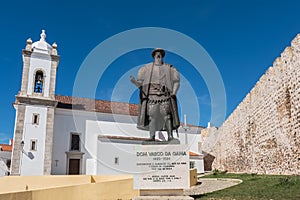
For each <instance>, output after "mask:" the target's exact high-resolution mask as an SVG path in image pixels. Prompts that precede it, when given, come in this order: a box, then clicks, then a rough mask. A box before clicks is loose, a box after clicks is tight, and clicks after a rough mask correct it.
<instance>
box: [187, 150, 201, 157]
mask: <svg viewBox="0 0 300 200" xmlns="http://www.w3.org/2000/svg"><path fill="white" fill-rule="evenodd" d="M189 155H190V156H200V154H198V153H196V152H193V151H189Z"/></svg>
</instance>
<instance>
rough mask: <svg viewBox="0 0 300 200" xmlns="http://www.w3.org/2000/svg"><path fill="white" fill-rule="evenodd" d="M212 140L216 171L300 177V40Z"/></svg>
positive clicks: (285, 53) (284, 53)
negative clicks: (295, 175) (213, 141)
mask: <svg viewBox="0 0 300 200" xmlns="http://www.w3.org/2000/svg"><path fill="white" fill-rule="evenodd" d="M211 134H215V136H216V135H217V137H215V138H217V139H216V141H215V145H214V148H213V151H212V152H210V153H211V154H212V155H213V156H214V157H215V159H214V161H213V165H212V168H213V169H219V170H227V171H228V172H247V173H261V174H297V175H300V34H298V35H297V36H296V37H295V38H294V39H293V41H292V42H291V46H290V47H287V48H286V49H285V50H284V51H283V52H282V54H281V56H280V57H278V58H277V59H276V60H275V61H274V63H273V66H271V67H270V68H269V69H268V70H267V72H266V73H265V74H264V75H263V76H262V77H261V78H260V79H259V81H258V82H257V83H256V85H255V86H254V88H253V89H252V90H251V91H250V92H249V93H248V94H247V96H246V97H245V98H244V99H243V101H242V102H241V103H240V104H239V105H238V107H237V108H236V109H235V110H234V111H233V113H232V114H231V115H230V116H229V117H228V118H227V120H226V121H225V122H224V124H223V125H222V126H221V127H220V128H219V129H218V130H217V131H214V132H212V133H211ZM205 146H209V145H205V144H204V145H203V147H204V151H205Z"/></svg>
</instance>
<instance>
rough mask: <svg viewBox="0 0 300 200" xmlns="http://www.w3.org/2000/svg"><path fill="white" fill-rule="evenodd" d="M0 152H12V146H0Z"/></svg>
mask: <svg viewBox="0 0 300 200" xmlns="http://www.w3.org/2000/svg"><path fill="white" fill-rule="evenodd" d="M0 151H9V152H11V151H12V145H8V144H0Z"/></svg>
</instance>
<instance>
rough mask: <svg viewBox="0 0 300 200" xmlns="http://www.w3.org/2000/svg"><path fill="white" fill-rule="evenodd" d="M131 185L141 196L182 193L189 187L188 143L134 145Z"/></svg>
mask: <svg viewBox="0 0 300 200" xmlns="http://www.w3.org/2000/svg"><path fill="white" fill-rule="evenodd" d="M135 150H136V151H135V152H136V153H135V155H136V163H135V167H136V174H135V175H134V189H139V190H140V194H141V196H169V197H170V196H182V195H183V189H187V188H189V187H190V174H189V154H188V145H180V144H179V145H178V144H173V145H171V144H169V145H161V144H160V145H154V144H153V145H141V146H138V147H136V149H135Z"/></svg>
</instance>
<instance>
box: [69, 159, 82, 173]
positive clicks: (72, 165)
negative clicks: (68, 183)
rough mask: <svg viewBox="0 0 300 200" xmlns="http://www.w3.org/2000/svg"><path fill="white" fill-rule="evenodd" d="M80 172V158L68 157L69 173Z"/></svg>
mask: <svg viewBox="0 0 300 200" xmlns="http://www.w3.org/2000/svg"><path fill="white" fill-rule="evenodd" d="M78 174H80V159H69V175H78Z"/></svg>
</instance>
